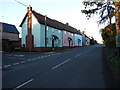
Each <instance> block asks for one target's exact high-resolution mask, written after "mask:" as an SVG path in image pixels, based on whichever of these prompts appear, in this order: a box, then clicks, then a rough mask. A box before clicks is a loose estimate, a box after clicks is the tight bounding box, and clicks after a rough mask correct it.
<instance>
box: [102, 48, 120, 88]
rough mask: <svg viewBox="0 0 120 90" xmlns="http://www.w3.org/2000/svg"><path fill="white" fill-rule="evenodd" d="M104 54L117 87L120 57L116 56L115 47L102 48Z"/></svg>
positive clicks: (119, 73) (119, 78)
mask: <svg viewBox="0 0 120 90" xmlns="http://www.w3.org/2000/svg"><path fill="white" fill-rule="evenodd" d="M104 52H105V56H106V58H107V62H108V64H109V67H110V69H111V71H112V73H113V77H114V79H115V81H116V84H117V85H116V87H119V83H120V57H117V56H116V53H115V48H108V47H105V48H104Z"/></svg>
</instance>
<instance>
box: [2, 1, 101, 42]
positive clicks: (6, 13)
mask: <svg viewBox="0 0 120 90" xmlns="http://www.w3.org/2000/svg"><path fill="white" fill-rule="evenodd" d="M17 1H19V2H21V3H23V4H25V5H27V6H29V5H31V6H32V9H33V10H35V11H36V12H38V13H40V14H42V15H47V17H49V18H51V19H55V20H57V21H60V22H62V23H69V25H70V26H72V27H74V28H76V29H78V30H80V31H85V33H86V35H87V36H93V38H94V39H95V40H97V41H98V42H99V43H102V37H101V34H100V28H101V27H98V24H97V21H98V17H97V16H94V17H92V18H91V19H89V20H88V19H87V18H86V16H85V14H82V13H81V10H83V9H84V5H83V4H82V1H83V0H17ZM26 12H27V7H25V6H23V5H21V4H19V3H17V2H16V1H15V0H0V22H4V23H8V24H13V25H15V26H16V27H17V29H18V30H19V32H20V35H19V36H20V38H21V27H19V25H20V23H21V22H22V20H23V18H24V16H25V14H26Z"/></svg>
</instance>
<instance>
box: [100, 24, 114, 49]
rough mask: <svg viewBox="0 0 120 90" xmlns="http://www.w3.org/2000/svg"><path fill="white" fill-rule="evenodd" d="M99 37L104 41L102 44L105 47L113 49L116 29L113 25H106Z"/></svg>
mask: <svg viewBox="0 0 120 90" xmlns="http://www.w3.org/2000/svg"><path fill="white" fill-rule="evenodd" d="M110 26H112V27H113V29H110ZM101 36H102V38H103V40H104V44H105V46H107V47H115V45H116V44H115V36H116V28H115V24H112V25H108V26H106V27H105V28H104V29H101Z"/></svg>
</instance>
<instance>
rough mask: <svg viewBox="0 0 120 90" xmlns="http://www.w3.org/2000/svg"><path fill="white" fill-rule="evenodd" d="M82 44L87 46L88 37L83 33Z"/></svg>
mask: <svg viewBox="0 0 120 90" xmlns="http://www.w3.org/2000/svg"><path fill="white" fill-rule="evenodd" d="M82 46H86V37H85V35H84V34H82Z"/></svg>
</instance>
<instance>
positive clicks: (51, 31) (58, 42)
mask: <svg viewBox="0 0 120 90" xmlns="http://www.w3.org/2000/svg"><path fill="white" fill-rule="evenodd" d="M52 35H55V36H57V37H58V39H57V40H55V43H54V46H55V47H62V31H61V30H58V29H55V28H52V27H49V26H48V27H47V42H48V43H47V46H48V47H52Z"/></svg>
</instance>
